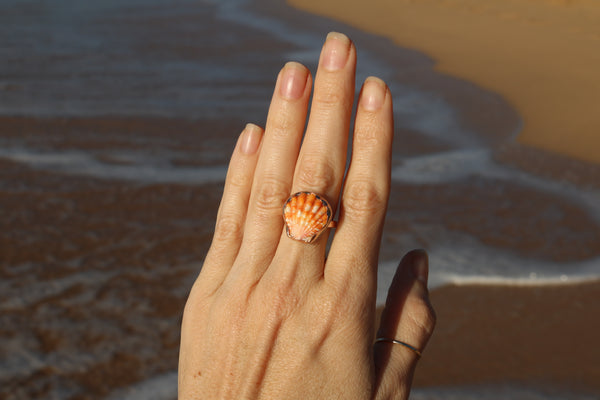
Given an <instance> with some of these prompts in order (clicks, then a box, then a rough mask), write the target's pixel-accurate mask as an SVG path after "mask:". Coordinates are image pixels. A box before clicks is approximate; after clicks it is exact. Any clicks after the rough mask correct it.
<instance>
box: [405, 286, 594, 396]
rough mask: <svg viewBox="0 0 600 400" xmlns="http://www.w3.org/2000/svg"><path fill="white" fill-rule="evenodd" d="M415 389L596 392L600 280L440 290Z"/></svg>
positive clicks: (433, 299) (436, 296)
mask: <svg viewBox="0 0 600 400" xmlns="http://www.w3.org/2000/svg"><path fill="white" fill-rule="evenodd" d="M431 297H432V302H433V304H434V307H435V309H436V312H437V315H438V325H437V328H436V331H435V333H434V335H433V338H432V340H431V342H430V343H429V346H428V347H427V350H426V351H425V352H424V354H423V358H422V359H421V362H420V365H419V368H418V369H417V374H416V377H415V384H416V386H417V387H418V386H453V385H477V384H506V383H512V384H519V385H525V386H527V385H530V386H536V387H539V388H544V389H552V388H555V389H556V388H558V389H563V390H565V389H568V390H572V391H574V392H577V391H582V392H592V393H600V368H599V366H598V360H599V359H600V347H599V346H598V345H597V338H598V333H599V332H600V320H598V318H596V316H597V315H600V309H599V307H600V306H599V305H598V302H597V299H598V298H600V282H592V283H586V284H581V285H549V286H523V287H519V286H513V287H509V286H489V285H485V286H484V285H480V286H478V285H471V286H447V287H442V288H439V289H436V290H434V291H433V292H432V293H431Z"/></svg>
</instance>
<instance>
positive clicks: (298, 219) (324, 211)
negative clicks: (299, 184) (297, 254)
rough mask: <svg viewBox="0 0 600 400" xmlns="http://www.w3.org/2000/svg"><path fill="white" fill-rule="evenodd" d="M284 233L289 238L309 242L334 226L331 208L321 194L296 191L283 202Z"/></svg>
mask: <svg viewBox="0 0 600 400" xmlns="http://www.w3.org/2000/svg"><path fill="white" fill-rule="evenodd" d="M283 220H284V222H285V233H286V234H287V236H288V237H289V238H290V239H294V240H298V241H301V242H305V243H311V242H313V241H314V240H315V239H317V238H318V237H319V235H321V233H323V232H324V231H325V229H327V228H335V227H336V225H337V224H336V222H335V221H333V210H332V209H331V206H330V205H329V203H328V202H327V200H325V198H324V197H323V196H321V195H318V194H316V193H313V192H298V193H294V194H293V195H291V196H290V197H289V198H288V199H287V200H286V202H285V203H284V204H283Z"/></svg>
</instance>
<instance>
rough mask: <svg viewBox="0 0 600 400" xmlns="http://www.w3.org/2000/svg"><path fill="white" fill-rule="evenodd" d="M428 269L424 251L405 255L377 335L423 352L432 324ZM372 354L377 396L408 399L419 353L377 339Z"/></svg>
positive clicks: (389, 293)
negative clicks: (398, 341)
mask: <svg viewBox="0 0 600 400" xmlns="http://www.w3.org/2000/svg"><path fill="white" fill-rule="evenodd" d="M428 268H429V267H428V259H427V253H425V251H423V250H414V251H411V252H409V253H408V254H407V255H405V256H404V258H403V259H402V261H401V262H400V265H399V266H398V270H397V271H396V274H395V276H394V279H393V281H392V284H391V286H390V289H389V292H388V297H387V300H386V303H385V308H384V309H383V313H382V315H381V323H380V326H379V331H378V332H377V337H385V338H391V339H395V340H400V341H402V342H405V343H407V344H409V345H410V346H413V347H414V348H416V349H418V350H419V351H420V352H423V350H424V349H425V346H426V345H427V342H428V341H429V338H430V337H431V334H432V332H433V329H434V327H435V312H434V311H433V307H432V306H431V303H430V302H429V293H428V290H427V275H428ZM374 356H375V371H376V376H377V382H378V385H377V389H376V390H377V398H407V397H408V392H409V391H410V385H411V382H412V376H413V374H414V370H415V367H416V364H417V361H418V359H419V355H418V354H416V352H415V351H413V350H411V349H409V348H407V347H405V346H402V345H398V344H393V343H389V342H377V343H375V345H374ZM402 396H406V397H402Z"/></svg>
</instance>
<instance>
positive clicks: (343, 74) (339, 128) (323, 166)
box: [280, 32, 356, 277]
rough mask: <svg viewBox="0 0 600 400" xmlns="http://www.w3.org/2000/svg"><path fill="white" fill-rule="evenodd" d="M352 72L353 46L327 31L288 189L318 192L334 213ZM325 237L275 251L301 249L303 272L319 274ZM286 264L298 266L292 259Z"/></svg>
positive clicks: (343, 156) (288, 243) (288, 242)
mask: <svg viewBox="0 0 600 400" xmlns="http://www.w3.org/2000/svg"><path fill="white" fill-rule="evenodd" d="M355 70H356V50H355V48H354V45H353V44H352V42H351V41H350V39H348V37H346V36H345V35H343V34H341V33H336V32H332V33H330V34H329V35H328V36H327V40H326V41H325V44H324V45H323V49H322V51H321V57H320V60H319V68H318V71H317V75H316V78H315V89H314V94H313V100H312V106H311V112H310V118H309V122H308V126H307V130H306V135H305V137H304V141H303V143H302V148H301V150H300V155H299V157H298V162H297V164H296V169H295V173H294V182H293V188H292V193H295V192H299V191H309V192H314V193H317V194H319V195H320V196H322V197H324V198H325V199H326V200H327V201H328V202H329V204H330V205H331V207H332V212H333V213H335V205H336V204H337V201H338V196H339V192H340V188H341V185H342V180H343V176H344V169H345V166H346V153H347V147H348V130H349V126H350V118H351V114H352V103H353V101H354V85H355ZM326 236H327V235H323V236H322V237H320V238H318V239H317V241H316V242H314V244H313V245H310V246H307V245H306V244H305V243H303V242H298V241H292V240H285V242H284V243H285V246H281V248H280V250H281V252H282V254H290V252H292V251H294V249H291V248H293V247H300V248H302V250H303V251H302V254H301V256H300V257H301V259H302V260H303V262H302V264H303V265H302V266H301V271H302V273H307V274H311V273H314V274H315V275H317V276H319V277H321V276H322V274H323V264H324V263H323V261H324V254H325V245H326V243H327V238H326ZM315 244H316V245H315ZM296 250H297V249H296ZM307 253H312V254H307ZM314 256H316V257H314ZM285 265H286V266H290V267H291V268H297V267H298V264H297V263H295V264H292V263H286V264H285ZM310 267H313V268H310Z"/></svg>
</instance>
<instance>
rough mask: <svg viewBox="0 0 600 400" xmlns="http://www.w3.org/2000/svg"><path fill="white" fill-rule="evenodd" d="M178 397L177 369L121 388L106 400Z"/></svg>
mask: <svg viewBox="0 0 600 400" xmlns="http://www.w3.org/2000/svg"><path fill="white" fill-rule="evenodd" d="M176 398H177V371H171V372H167V373H165V374H162V375H158V376H154V377H152V378H150V379H147V380H145V381H142V382H138V383H136V384H135V385H132V386H130V387H128V388H125V389H119V390H116V391H114V392H113V393H111V394H110V395H108V396H107V397H105V399H106V400H175V399H176Z"/></svg>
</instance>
